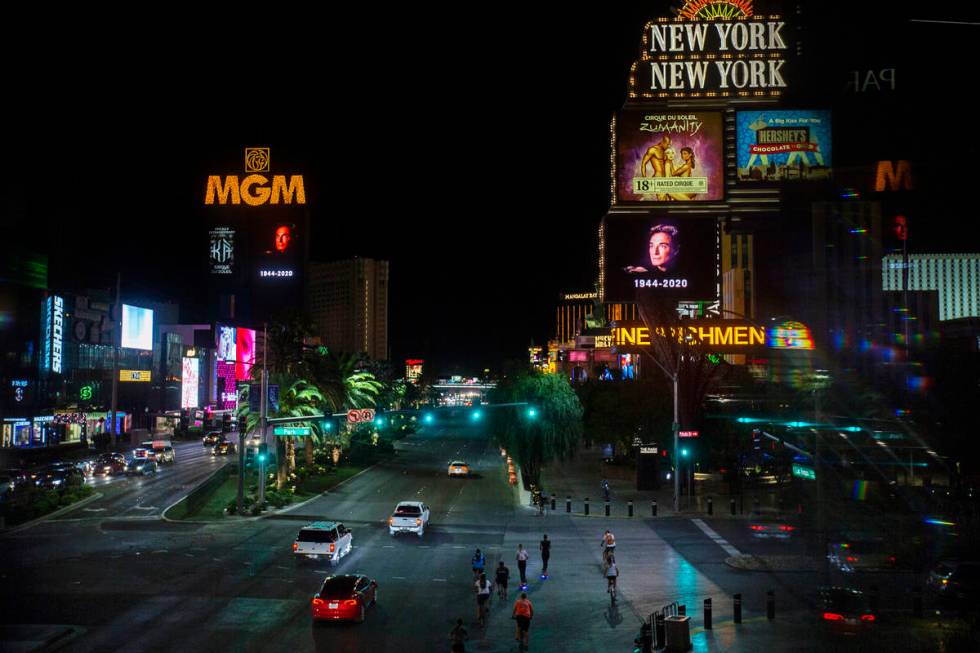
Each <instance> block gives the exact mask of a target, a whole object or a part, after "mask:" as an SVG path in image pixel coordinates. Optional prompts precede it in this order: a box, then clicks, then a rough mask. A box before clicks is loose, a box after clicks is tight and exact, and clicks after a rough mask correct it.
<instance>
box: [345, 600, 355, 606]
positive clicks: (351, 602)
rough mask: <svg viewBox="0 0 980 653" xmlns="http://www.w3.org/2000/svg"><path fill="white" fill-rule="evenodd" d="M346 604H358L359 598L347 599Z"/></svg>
mask: <svg viewBox="0 0 980 653" xmlns="http://www.w3.org/2000/svg"><path fill="white" fill-rule="evenodd" d="M344 605H357V599H347V600H346V601H344Z"/></svg>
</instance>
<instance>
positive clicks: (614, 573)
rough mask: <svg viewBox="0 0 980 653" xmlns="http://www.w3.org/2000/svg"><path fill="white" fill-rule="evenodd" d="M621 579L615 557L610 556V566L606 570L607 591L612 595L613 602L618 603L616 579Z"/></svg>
mask: <svg viewBox="0 0 980 653" xmlns="http://www.w3.org/2000/svg"><path fill="white" fill-rule="evenodd" d="M618 577H619V567H618V566H617V565H616V558H615V556H612V555H610V556H609V566H608V567H607V568H606V591H607V592H609V593H610V594H611V595H612V600H613V602H615V601H616V579H617V578H618Z"/></svg>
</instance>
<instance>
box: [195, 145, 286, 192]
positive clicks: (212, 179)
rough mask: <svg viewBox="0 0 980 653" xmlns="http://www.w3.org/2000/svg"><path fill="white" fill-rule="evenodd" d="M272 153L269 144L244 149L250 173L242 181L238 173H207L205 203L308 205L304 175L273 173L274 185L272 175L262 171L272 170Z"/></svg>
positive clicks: (247, 170) (246, 164) (247, 171)
mask: <svg viewBox="0 0 980 653" xmlns="http://www.w3.org/2000/svg"><path fill="white" fill-rule="evenodd" d="M270 161H271V156H270V153H269V148H267V147H249V148H245V172H246V173H250V174H247V175H246V176H245V177H244V178H242V179H241V181H239V179H238V175H226V176H225V177H224V179H223V180H222V177H221V175H208V182H207V187H206V188H205V191H204V203H205V204H209V205H213V204H232V205H239V204H241V203H242V202H245V204H246V205H248V206H262V205H263V204H293V203H295V204H306V188H305V187H304V186H303V175H289V179H288V181H287V178H286V175H272V180H271V187H270V185H269V184H270V180H269V177H268V176H266V175H263V174H259V173H261V172H269V166H270Z"/></svg>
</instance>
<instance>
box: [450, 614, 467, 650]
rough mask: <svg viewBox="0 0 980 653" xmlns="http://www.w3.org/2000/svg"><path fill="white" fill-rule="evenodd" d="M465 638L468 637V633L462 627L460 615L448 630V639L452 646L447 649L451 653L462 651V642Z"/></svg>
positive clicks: (463, 647) (463, 648)
mask: <svg viewBox="0 0 980 653" xmlns="http://www.w3.org/2000/svg"><path fill="white" fill-rule="evenodd" d="M467 639H469V633H467V632H466V628H464V627H463V619H462V617H460V618H459V619H457V620H456V627H455V628H453V629H452V630H450V631H449V641H450V642H452V647H451V648H450V649H449V650H450V651H452V652H453V653H464V652H465V650H466V648H465V646H464V644H463V642H465V641H466V640H467Z"/></svg>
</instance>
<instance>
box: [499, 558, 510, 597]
mask: <svg viewBox="0 0 980 653" xmlns="http://www.w3.org/2000/svg"><path fill="white" fill-rule="evenodd" d="M509 580H510V569H508V568H507V566H506V565H505V564H504V561H503V560H501V561H500V564H499V565H497V579H496V581H497V595H498V596H500V599H501V600H503V599H506V598H507V581H509Z"/></svg>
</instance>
